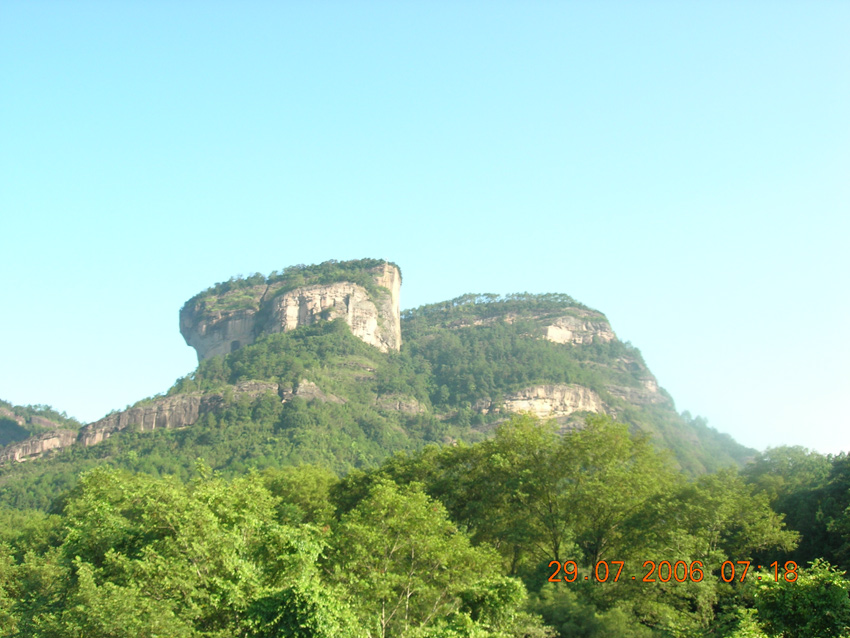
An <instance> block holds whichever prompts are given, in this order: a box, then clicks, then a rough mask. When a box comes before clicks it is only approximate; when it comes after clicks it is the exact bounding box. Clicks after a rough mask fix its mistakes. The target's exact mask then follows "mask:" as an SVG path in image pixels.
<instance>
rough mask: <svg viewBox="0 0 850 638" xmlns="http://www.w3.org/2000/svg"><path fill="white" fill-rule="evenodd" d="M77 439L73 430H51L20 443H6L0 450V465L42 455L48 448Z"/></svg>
mask: <svg viewBox="0 0 850 638" xmlns="http://www.w3.org/2000/svg"><path fill="white" fill-rule="evenodd" d="M76 440H77V432H76V431H74V430H53V431H52V432H45V433H44V434H40V435H38V436H33V437H30V438H28V439H26V440H25V441H21V442H20V443H15V444H13V445H7V446H6V447H5V448H3V449H2V450H0V465H3V464H5V463H8V462H10V461H28V460H30V459H33V458H37V457H39V456H42V455H43V454H45V453H46V452H49V451H50V450H57V449H60V448H63V447H68V446H69V445H73V444H74V443H75V442H76Z"/></svg>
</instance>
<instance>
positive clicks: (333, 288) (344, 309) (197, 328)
mask: <svg viewBox="0 0 850 638" xmlns="http://www.w3.org/2000/svg"><path fill="white" fill-rule="evenodd" d="M368 272H369V274H370V275H371V276H372V280H373V282H374V283H375V284H376V286H378V290H379V291H380V294H378V295H373V294H370V293H369V291H368V290H367V289H366V288H365V287H363V286H361V285H359V284H356V283H352V282H347V281H340V282H335V283H331V284H315V285H307V286H301V287H298V288H295V289H293V290H289V291H286V292H281V287H280V286H276V284H270V285H267V284H261V285H257V286H253V287H248V288H244V287H243V288H240V289H238V290H236V291H233V292H232V293H227V294H225V295H222V296H220V297H217V298H216V299H215V301H216V302H217V303H216V304H214V305H213V304H209V303H208V300H198V301H197V302H195V303H187V305H185V306H184V307H183V309H182V310H181V311H180V332H181V334H182V335H183V337H184V338H185V339H186V343H188V344H189V345H190V346H192V347H193V348H195V350H196V351H197V353H198V360H199V361H203V360H204V359H208V358H210V357H214V356H216V355H221V354H229V353H230V352H233V351H234V350H237V349H239V348H242V347H244V346H246V345H249V344H251V343H253V342H254V341H255V340H256V339H257V338H259V337H260V336H262V335H265V334H274V333H277V332H287V331H289V330H294V329H295V328H297V327H299V326H303V325H309V324H311V323H315V322H316V321H319V320H333V319H337V318H341V319H343V320H345V322H346V323H347V324H348V325H349V326H350V327H351V332H352V333H353V334H354V335H355V336H356V337H358V338H359V339H362V340H363V341H364V342H366V343H368V344H369V345H371V346H374V347H376V348H378V349H379V350H381V351H382V352H388V351H390V350H396V351H397V350H400V349H401V313H400V309H399V295H400V292H401V273H399V271H398V268H396V267H395V266H393V265H391V264H387V263H385V264H383V265H382V266H379V267H377V268H374V269H371V270H369V271H368Z"/></svg>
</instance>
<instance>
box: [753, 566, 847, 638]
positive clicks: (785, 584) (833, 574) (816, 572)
mask: <svg viewBox="0 0 850 638" xmlns="http://www.w3.org/2000/svg"><path fill="white" fill-rule="evenodd" d="M786 575H787V574H786ZM849 593H850V582H848V581H847V580H845V578H844V572H840V571H838V570H837V569H836V568H834V567H833V566H832V565H830V564H829V563H828V562H826V561H824V560H820V559H818V560H815V561H814V562H812V563H811V565H810V567H809V568H808V569H800V570H799V572H798V578H797V579H796V580H793V581H788V580H787V579H786V578H781V579H780V580H774V578H773V574H771V575H770V576H769V577H766V578H764V579H763V580H762V581H760V585H759V587H758V589H757V590H756V595H755V599H756V608H757V609H758V617H759V619H760V620H761V623H762V624H763V626H764V628H765V630H766V631H767V633H768V634H769V635H770V636H771V637H772V638H773V637H775V638H847V637H848V636H850V597H848V594H849Z"/></svg>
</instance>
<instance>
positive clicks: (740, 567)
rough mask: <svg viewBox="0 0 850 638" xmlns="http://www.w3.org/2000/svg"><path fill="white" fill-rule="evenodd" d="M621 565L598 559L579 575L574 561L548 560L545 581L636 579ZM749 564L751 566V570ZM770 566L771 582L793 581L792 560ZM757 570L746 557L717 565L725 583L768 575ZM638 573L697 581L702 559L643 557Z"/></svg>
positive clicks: (664, 579)
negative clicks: (547, 573)
mask: <svg viewBox="0 0 850 638" xmlns="http://www.w3.org/2000/svg"><path fill="white" fill-rule="evenodd" d="M625 564H626V563H625V561H621V560H611V561H607V560H601V561H599V562H597V563H596V565H595V566H594V567H593V569H592V570H589V571H588V572H587V574H585V575H582V573H581V572H580V570H579V567H578V564H577V563H576V562H575V561H574V560H568V561H564V562H563V563H561V562H559V561H557V560H553V561H550V562H549V568H550V569H554V571H553V572H552V575H551V576H549V582H551V583H560V582H565V583H574V582H576V581H577V580H595V581H597V582H600V583H605V582H609V581H613V582H615V583H616V582H617V581H619V580H621V578H622V579H626V578H628V579H630V580H637V579H638V576H630V575H629V574H625V575H623V567H624V566H625ZM751 567H752V568H753V569H752V570H751ZM770 568H771V569H772V572H773V573H772V574H771V575H772V576H773V579H774V581H778V580H782V579H783V578H784V579H785V580H786V581H788V582H789V583H793V582H795V581H796V580H797V570H798V569H799V567H798V566H797V563H795V562H794V561H793V560H789V561H786V562H785V563H784V564H783V565H781V566H780V564H779V561H774V562H772V563H771V564H770ZM760 569H762V565H753V564H752V563H751V562H750V561H748V560H739V561H734V562H733V561H731V560H727V561H724V562H723V564H722V565H721V566H720V573H719V576H720V578H721V579H722V580H723V581H724V582H727V583H731V582H732V581H734V580H738V581H739V582H744V579H745V578H747V575H748V574H749V576H750V578H751V579H757V580H763V579H767V578H769V577H770V576H769V575H765V574H764V573H763V572H757V571H756V570H760ZM559 574H562V575H563V578H561V577H560V576H559ZM641 574H642V575H643V577H642V578H641V579H640V582H644V583H655V582H660V583H669V582H670V581H675V582H677V583H684V582H686V581H688V580H690V581H692V582H695V583H698V582H700V581H701V580H703V579H704V578H705V565H703V562H702V561H700V560H695V561H691V562H690V563H688V562H686V561H683V560H677V561H675V562H671V561H669V560H662V561H660V562H655V561H654V560H647V561H644V562H643V570H642V572H641Z"/></svg>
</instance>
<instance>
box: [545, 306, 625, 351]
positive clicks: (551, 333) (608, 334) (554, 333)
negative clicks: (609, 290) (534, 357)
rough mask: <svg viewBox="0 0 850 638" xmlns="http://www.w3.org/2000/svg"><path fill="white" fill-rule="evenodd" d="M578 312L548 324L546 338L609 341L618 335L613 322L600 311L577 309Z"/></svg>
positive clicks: (582, 341)
mask: <svg viewBox="0 0 850 638" xmlns="http://www.w3.org/2000/svg"><path fill="white" fill-rule="evenodd" d="M574 312H575V313H576V314H569V315H564V316H563V317H558V318H557V319H555V320H554V321H553V322H552V323H551V324H549V325H547V326H546V338H547V339H548V340H549V341H553V342H555V343H570V344H582V343H594V342H595V343H600V342H601V343H607V342H609V341H614V340H615V339H616V338H617V335H615V334H614V331H613V330H612V329H611V324H609V323H608V321H607V320H606V319H605V318H604V317H603V316H601V315H600V314H599V313H596V312H592V311H588V310H576V311H574Z"/></svg>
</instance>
